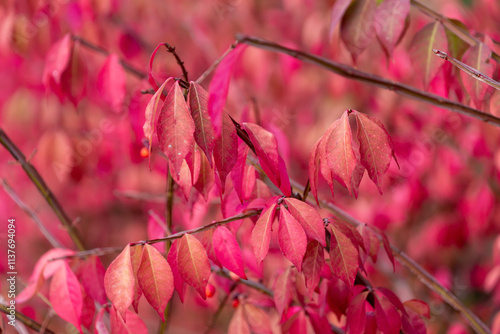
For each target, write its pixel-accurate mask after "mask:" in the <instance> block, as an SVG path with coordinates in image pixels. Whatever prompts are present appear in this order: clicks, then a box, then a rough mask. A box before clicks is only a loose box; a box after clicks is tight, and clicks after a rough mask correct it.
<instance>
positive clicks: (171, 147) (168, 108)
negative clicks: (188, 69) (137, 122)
mask: <svg viewBox="0 0 500 334" xmlns="http://www.w3.org/2000/svg"><path fill="white" fill-rule="evenodd" d="M156 131H157V133H158V142H159V144H160V149H161V150H162V151H163V153H165V155H166V156H167V157H168V160H169V161H170V163H172V164H173V165H174V170H175V172H176V173H177V174H176V175H175V176H174V177H175V178H177V179H179V176H180V170H181V165H182V161H183V160H184V158H186V155H187V154H188V153H189V150H190V148H191V143H192V142H193V133H194V122H193V119H192V118H191V114H190V113H189V109H188V106H187V104H186V101H185V100H184V95H183V94H182V89H181V87H180V86H179V83H178V82H176V83H175V84H174V85H173V86H172V88H171V89H170V91H169V92H168V95H167V98H166V99H165V103H164V104H163V108H162V109H161V112H160V115H159V116H158V122H157V125H156Z"/></svg>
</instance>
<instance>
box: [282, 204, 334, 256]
mask: <svg viewBox="0 0 500 334" xmlns="http://www.w3.org/2000/svg"><path fill="white" fill-rule="evenodd" d="M284 202H285V203H286V206H287V208H288V211H290V213H291V214H292V216H293V217H294V218H295V219H297V221H298V222H299V223H300V225H302V228H303V229H304V231H305V232H306V235H307V236H308V237H309V238H311V239H314V240H316V241H318V242H319V243H320V244H321V245H322V246H326V241H325V225H324V223H323V219H322V218H321V216H320V215H319V213H318V211H316V209H314V208H313V207H312V206H310V205H309V204H307V203H305V202H302V201H299V200H298V199H295V198H285V200H284Z"/></svg>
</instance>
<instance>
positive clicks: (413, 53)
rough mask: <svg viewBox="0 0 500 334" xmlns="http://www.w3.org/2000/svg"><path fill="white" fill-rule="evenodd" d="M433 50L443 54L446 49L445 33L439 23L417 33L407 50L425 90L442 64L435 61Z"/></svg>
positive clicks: (433, 23)
mask: <svg viewBox="0 0 500 334" xmlns="http://www.w3.org/2000/svg"><path fill="white" fill-rule="evenodd" d="M433 49H437V50H440V51H443V52H446V51H447V49H448V41H447V39H446V32H445V31H444V28H443V26H442V24H441V23H440V22H439V21H435V22H432V23H429V24H427V25H426V26H425V27H423V28H422V29H421V30H420V31H419V32H417V33H416V34H415V37H413V40H412V42H411V46H410V50H409V53H410V57H411V61H412V63H413V66H414V67H415V70H416V71H415V72H416V73H419V74H420V75H421V76H422V77H423V80H424V87H426V88H427V87H428V86H429V83H430V82H431V81H432V79H434V77H435V76H436V74H437V72H438V70H439V69H440V68H441V66H443V64H444V62H442V61H436V59H435V58H436V55H435V54H434V52H433V51H432V50H433Z"/></svg>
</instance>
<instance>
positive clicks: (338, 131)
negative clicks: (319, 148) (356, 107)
mask: <svg viewBox="0 0 500 334" xmlns="http://www.w3.org/2000/svg"><path fill="white" fill-rule="evenodd" d="M323 140H326V141H325V151H324V152H322V154H325V155H326V159H325V157H323V156H322V157H321V159H322V160H326V161H327V163H328V168H329V169H330V173H331V175H332V178H333V179H335V180H337V181H338V182H339V183H340V184H341V185H343V186H344V187H346V188H347V189H348V190H349V193H351V195H352V183H351V180H352V176H353V172H354V169H355V167H356V164H357V160H356V156H355V154H354V150H353V148H352V133H351V126H350V125H349V110H346V111H345V112H344V114H342V117H341V118H340V119H338V120H336V121H335V122H334V123H333V124H332V126H331V133H330V135H329V136H328V137H327V138H325V139H323Z"/></svg>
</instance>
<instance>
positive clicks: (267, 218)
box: [252, 201, 278, 263]
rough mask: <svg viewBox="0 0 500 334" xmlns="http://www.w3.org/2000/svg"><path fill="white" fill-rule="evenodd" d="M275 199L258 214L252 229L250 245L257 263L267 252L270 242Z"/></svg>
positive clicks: (275, 204)
mask: <svg viewBox="0 0 500 334" xmlns="http://www.w3.org/2000/svg"><path fill="white" fill-rule="evenodd" d="M277 205H278V204H277V203H276V201H274V203H272V204H271V205H269V206H268V207H267V208H265V209H264V210H263V211H262V213H261V214H260V217H259V219H258V220H257V222H256V223H255V226H254V228H253V230H252V247H253V250H254V252H255V259H256V260H257V263H261V262H262V261H263V260H264V258H265V257H266V255H267V253H268V252H269V244H270V242H271V227H272V225H273V221H274V216H275V214H276V206H277Z"/></svg>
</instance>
